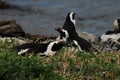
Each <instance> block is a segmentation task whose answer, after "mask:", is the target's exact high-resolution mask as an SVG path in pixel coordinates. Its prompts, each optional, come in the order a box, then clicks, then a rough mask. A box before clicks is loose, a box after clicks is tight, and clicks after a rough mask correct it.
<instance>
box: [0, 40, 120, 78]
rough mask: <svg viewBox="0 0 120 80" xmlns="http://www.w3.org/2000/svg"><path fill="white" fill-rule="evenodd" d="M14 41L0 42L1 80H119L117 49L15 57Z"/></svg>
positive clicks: (119, 56) (68, 50) (118, 55)
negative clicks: (49, 55)
mask: <svg viewBox="0 0 120 80" xmlns="http://www.w3.org/2000/svg"><path fill="white" fill-rule="evenodd" d="M15 45H16V43H14V40H13V41H11V42H8V41H5V42H4V43H2V42H1V43H0V80H86V79H87V80H88V79H91V80H120V76H119V74H120V52H100V53H99V54H94V53H93V52H92V51H91V52H89V53H87V52H84V51H77V52H73V51H72V50H71V49H68V48H63V49H62V50H60V51H58V52H57V54H56V55H55V56H54V57H40V56H36V55H33V54H32V53H31V55H26V57H22V56H18V55H17V53H16V51H15V49H14V46H15Z"/></svg>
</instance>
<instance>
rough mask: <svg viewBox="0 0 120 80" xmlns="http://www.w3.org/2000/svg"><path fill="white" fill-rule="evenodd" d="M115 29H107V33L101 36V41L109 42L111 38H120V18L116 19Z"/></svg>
mask: <svg viewBox="0 0 120 80" xmlns="http://www.w3.org/2000/svg"><path fill="white" fill-rule="evenodd" d="M113 25H114V30H113V31H107V32H106V33H105V34H102V35H101V36H100V41H101V42H107V41H108V40H109V39H114V40H118V39H120V18H118V19H116V20H115V21H114V24H113Z"/></svg>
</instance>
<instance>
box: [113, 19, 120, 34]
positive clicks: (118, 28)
mask: <svg viewBox="0 0 120 80" xmlns="http://www.w3.org/2000/svg"><path fill="white" fill-rule="evenodd" d="M114 30H115V32H120V17H119V18H118V19H116V20H115V21H114Z"/></svg>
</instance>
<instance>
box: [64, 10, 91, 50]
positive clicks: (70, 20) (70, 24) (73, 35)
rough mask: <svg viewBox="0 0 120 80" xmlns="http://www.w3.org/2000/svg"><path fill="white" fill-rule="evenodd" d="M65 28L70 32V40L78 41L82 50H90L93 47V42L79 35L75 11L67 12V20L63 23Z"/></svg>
mask: <svg viewBox="0 0 120 80" xmlns="http://www.w3.org/2000/svg"><path fill="white" fill-rule="evenodd" d="M63 29H64V30H66V31H67V32H68V34H69V38H68V40H69V41H73V40H74V41H76V42H77V43H78V44H79V46H80V47H81V49H82V50H85V51H89V50H90V48H91V47H92V45H91V43H89V42H88V41H86V40H85V39H83V38H81V37H79V36H78V34H77V32H76V29H75V13H74V12H70V13H68V14H67V17H66V20H65V22H64V25H63Z"/></svg>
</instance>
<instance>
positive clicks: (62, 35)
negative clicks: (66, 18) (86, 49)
mask: <svg viewBox="0 0 120 80" xmlns="http://www.w3.org/2000/svg"><path fill="white" fill-rule="evenodd" d="M55 30H56V31H58V32H59V33H60V36H59V37H58V38H57V39H58V40H60V39H62V40H64V41H66V45H71V44H72V45H73V46H74V47H75V48H78V49H79V50H81V47H80V46H79V44H78V42H77V41H76V40H68V39H69V33H68V31H67V30H65V29H61V28H58V29H55Z"/></svg>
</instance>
